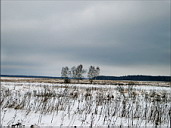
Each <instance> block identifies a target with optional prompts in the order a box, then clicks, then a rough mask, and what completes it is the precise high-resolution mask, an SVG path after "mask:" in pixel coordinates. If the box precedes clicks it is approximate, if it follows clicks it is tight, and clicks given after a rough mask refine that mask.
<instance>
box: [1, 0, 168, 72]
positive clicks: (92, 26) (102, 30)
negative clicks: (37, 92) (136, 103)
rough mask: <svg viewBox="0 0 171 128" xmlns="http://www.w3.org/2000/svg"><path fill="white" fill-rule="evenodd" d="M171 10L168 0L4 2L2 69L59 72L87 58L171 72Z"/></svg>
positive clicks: (105, 63)
mask: <svg viewBox="0 0 171 128" xmlns="http://www.w3.org/2000/svg"><path fill="white" fill-rule="evenodd" d="M169 9H170V8H169V1H165V2H158V1H155V2H149V1H148V2H141V1H139V2H130V1H129V2H126V1H125V2H78V1H77V2H76V1H75V2H67V1H65V2H59V1H58V2H54V1H53V2H47V1H46V2H42V1H39V2H10V1H9V2H2V28H1V30H2V40H1V43H2V69H3V70H2V72H3V73H4V74H16V73H19V74H27V73H26V72H29V73H30V74H31V73H33V74H39V73H40V72H41V74H45V75H48V74H47V73H50V75H51V74H52V75H54V74H55V72H54V69H57V70H60V68H61V66H63V65H69V66H70V65H77V64H79V63H83V64H85V65H91V64H95V65H100V66H104V67H108V66H109V67H112V66H113V67H115V66H116V67H118V66H120V67H129V66H134V68H133V70H135V69H137V70H138V66H141V68H144V66H143V65H152V66H154V67H156V69H158V68H161V67H162V69H164V70H163V72H161V70H160V71H159V72H158V74H157V75H160V74H165V75H168V73H169V72H168V69H169V56H170V49H169V48H170V15H169ZM157 66H158V67H157ZM3 67H4V68H3ZM20 67H21V68H20ZM26 67H27V68H26ZM136 67H137V68H136ZM36 68H37V72H36V71H35V69H36ZM17 69H18V71H17ZM40 70H41V71H40ZM42 70H44V71H42ZM153 70H154V69H153ZM153 70H151V71H149V72H148V71H147V74H149V73H152V72H153ZM10 71H11V72H10ZM22 71H23V73H22ZM51 71H53V72H51ZM106 71H107V70H106ZM42 72H43V73H42ZM56 72H57V73H58V74H59V73H60V71H56ZM104 72H105V69H104ZM122 72H125V71H122ZM109 74H111V73H109ZM121 74H124V73H121ZM140 74H141V72H140Z"/></svg>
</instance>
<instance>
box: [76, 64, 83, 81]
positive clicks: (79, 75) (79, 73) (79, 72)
mask: <svg viewBox="0 0 171 128" xmlns="http://www.w3.org/2000/svg"><path fill="white" fill-rule="evenodd" d="M85 72H86V70H84V69H83V65H82V64H80V65H78V66H77V68H75V72H74V73H75V74H74V76H75V77H74V78H76V79H77V80H78V82H79V80H81V79H82V78H83V74H84V73H85Z"/></svg>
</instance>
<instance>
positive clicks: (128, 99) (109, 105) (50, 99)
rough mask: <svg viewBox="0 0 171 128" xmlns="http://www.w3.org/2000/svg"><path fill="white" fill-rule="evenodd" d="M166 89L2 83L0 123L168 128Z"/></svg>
mask: <svg viewBox="0 0 171 128" xmlns="http://www.w3.org/2000/svg"><path fill="white" fill-rule="evenodd" d="M123 83H124V82H123ZM165 84H168V83H164V82H151V86H150V85H148V86H140V85H138V86H137V85H124V84H123V85H90V84H67V85H66V84H51V83H24V82H1V102H0V103H1V124H2V126H12V125H15V124H17V123H18V124H21V125H25V126H30V125H37V126H40V127H42V126H92V127H95V126H96V127H98V126H101V127H104V126H106V127H107V126H130V127H133V126H134V127H141V126H148V127H149V126H152V127H155V126H158V127H168V128H169V127H170V125H169V124H170V115H169V111H171V88H170V87H162V85H165ZM155 85H156V86H155ZM159 85H161V86H159Z"/></svg>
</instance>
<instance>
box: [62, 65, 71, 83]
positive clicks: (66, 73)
mask: <svg viewBox="0 0 171 128" xmlns="http://www.w3.org/2000/svg"><path fill="white" fill-rule="evenodd" d="M69 74H70V71H69V68H68V67H67V66H66V67H63V68H62V71H61V77H62V78H64V82H65V83H69V82H70V80H69V78H68V77H69Z"/></svg>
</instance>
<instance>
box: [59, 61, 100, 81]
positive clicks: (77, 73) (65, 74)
mask: <svg viewBox="0 0 171 128" xmlns="http://www.w3.org/2000/svg"><path fill="white" fill-rule="evenodd" d="M86 72H87V70H85V69H84V68H83V65H82V64H80V65H78V66H73V67H72V68H71V69H69V68H68V66H66V67H63V68H62V71H61V77H62V78H64V80H65V83H69V82H70V79H69V78H74V79H77V80H78V82H79V80H81V79H82V78H84V74H85V73H86ZM99 74H100V68H99V67H95V66H90V67H89V69H88V73H87V77H88V78H89V80H90V82H91V83H92V81H93V79H94V78H95V77H96V76H98V75H99Z"/></svg>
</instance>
